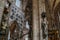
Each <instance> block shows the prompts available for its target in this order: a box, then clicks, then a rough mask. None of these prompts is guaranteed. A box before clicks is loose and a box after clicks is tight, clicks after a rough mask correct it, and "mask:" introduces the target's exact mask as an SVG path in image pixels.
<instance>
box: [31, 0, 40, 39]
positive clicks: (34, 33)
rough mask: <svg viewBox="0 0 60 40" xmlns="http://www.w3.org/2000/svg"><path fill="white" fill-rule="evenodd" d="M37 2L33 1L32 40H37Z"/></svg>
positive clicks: (36, 0)
mask: <svg viewBox="0 0 60 40" xmlns="http://www.w3.org/2000/svg"><path fill="white" fill-rule="evenodd" d="M38 22H39V21H38V0H33V22H32V23H33V27H32V28H33V40H39V23H38Z"/></svg>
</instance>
